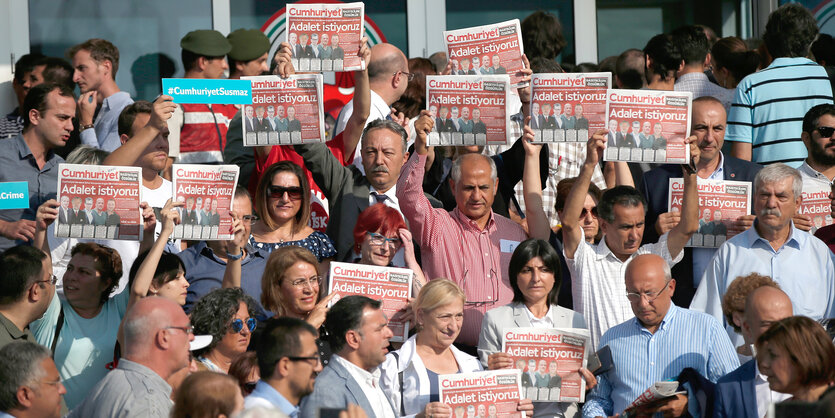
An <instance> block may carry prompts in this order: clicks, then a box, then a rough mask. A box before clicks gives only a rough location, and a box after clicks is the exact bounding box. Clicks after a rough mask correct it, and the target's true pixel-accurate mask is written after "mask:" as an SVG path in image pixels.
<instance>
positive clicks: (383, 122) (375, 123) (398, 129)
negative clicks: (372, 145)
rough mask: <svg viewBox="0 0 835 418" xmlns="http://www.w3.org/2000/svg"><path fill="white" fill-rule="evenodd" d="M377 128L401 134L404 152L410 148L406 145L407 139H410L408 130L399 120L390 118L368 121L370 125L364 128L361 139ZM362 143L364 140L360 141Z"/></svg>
mask: <svg viewBox="0 0 835 418" xmlns="http://www.w3.org/2000/svg"><path fill="white" fill-rule="evenodd" d="M376 129H388V130H389V131H391V132H394V133H396V134H397V135H400V140H401V141H400V145H401V146H402V148H403V153H404V154H405V153H406V152H407V151H408V148H407V147H406V141H407V140H408V139H409V134H408V133H406V130H405V129H403V127H402V126H400V124H398V123H397V122H395V121H393V120H388V119H375V120H372V121H371V122H369V123H368V125H365V129H363V130H362V137H361V138H362V139H360V141H362V140H363V139H365V137H366V136H368V133H369V132H371V131H373V130H376ZM360 143H361V144H362V143H364V142H360Z"/></svg>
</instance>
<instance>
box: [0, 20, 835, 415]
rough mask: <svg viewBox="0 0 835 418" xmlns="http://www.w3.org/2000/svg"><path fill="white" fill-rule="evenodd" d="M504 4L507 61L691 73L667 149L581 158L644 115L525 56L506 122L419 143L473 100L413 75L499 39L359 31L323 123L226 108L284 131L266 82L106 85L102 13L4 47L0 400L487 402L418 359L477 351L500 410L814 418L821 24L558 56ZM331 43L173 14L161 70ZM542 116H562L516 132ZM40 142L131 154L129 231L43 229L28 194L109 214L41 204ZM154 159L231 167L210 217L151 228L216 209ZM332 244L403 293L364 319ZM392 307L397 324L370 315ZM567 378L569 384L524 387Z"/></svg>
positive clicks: (48, 155) (550, 25)
mask: <svg viewBox="0 0 835 418" xmlns="http://www.w3.org/2000/svg"><path fill="white" fill-rule="evenodd" d="M521 27H522V40H523V44H524V51H525V57H524V60H525V63H526V68H525V69H523V70H522V71H520V72H519V73H517V74H515V75H516V76H519V77H521V78H522V80H523V81H529V80H530V77H531V75H532V74H535V73H554V72H564V71H572V72H594V71H603V72H611V73H612V74H613V77H612V80H613V86H612V87H617V88H622V89H653V90H670V91H672V90H675V91H687V92H691V93H692V96H693V99H694V100H693V102H692V111H691V126H690V132H691V134H692V135H691V136H690V137H689V138H687V139H686V140H685V146H686V147H688V148H689V153H690V156H691V159H690V161H689V163H688V164H683V165H660V164H651V165H650V164H646V163H626V162H611V161H603V160H604V158H603V156H604V153H605V151H606V149H607V147H631V148H657V147H663V146H664V145H665V144H666V139H665V138H664V137H663V136H662V135H661V134H660V132H661V127H660V124H659V123H655V121H648V120H644V121H637V120H636V121H631V120H630V121H627V120H616V119H612V120H610V121H609V122H608V123H607V126H608V129H599V130H596V131H589V126H588V120H587V119H586V118H585V117H583V115H584V111H583V108H582V106H581V105H577V106H575V108H574V109H571V105H570V104H565V105H562V104H561V103H553V104H550V103H547V104H544V105H542V106H541V107H540V106H539V105H538V104H536V105H534V106H530V87H529V86H527V85H526V84H525V83H523V84H522V87H520V88H519V89H518V91H516V92H514V94H515V96H516V99H515V100H516V103H515V105H513V106H518V109H516V108H514V109H513V112H517V111H518V113H516V114H515V115H513V116H511V117H510V119H511V122H512V123H511V125H510V126H512V128H513V129H514V130H515V131H514V135H515V141H514V142H513V144H511V145H509V146H507V147H499V148H496V147H485V146H483V145H467V146H435V147H433V146H429V145H427V138H428V136H429V134H430V132H433V131H434V132H465V133H478V132H480V131H479V123H481V122H479V109H477V108H468V107H461V108H460V109H459V108H458V107H452V108H447V107H446V106H444V107H440V108H438V107H436V106H434V105H432V106H427V104H426V98H425V91H426V89H425V77H426V76H427V75H434V74H452V75H456V74H503V73H506V70H505V68H504V67H503V66H502V62H501V61H500V59H499V57H498V55H493V56H490V55H485V56H483V57H482V59H481V62H480V63H479V61H478V57H475V58H473V59H472V61H470V60H468V59H464V60H461V61H460V62H458V61H456V60H447V57H446V54H445V53H443V52H441V53H436V54H433V55H432V56H431V57H429V58H413V59H407V58H406V56H405V54H404V53H403V52H402V51H400V50H399V49H398V48H397V47H395V46H394V45H391V44H385V43H383V44H377V45H374V46H369V45H368V41H367V39H365V38H363V39H362V41H361V45H362V46H361V48H360V50H359V53H358V56H359V58H360V59H361V60H363V61H364V64H365V65H363V68H365V69H364V70H358V71H355V72H354V74H353V76H354V79H355V91H354V96H353V99H352V100H351V101H350V102H348V104H347V105H346V106H345V107H344V108H342V110H341V112H339V115H338V117H337V118H336V119H335V122H334V124H333V126H331V127H330V128H329V137H330V138H331V139H330V140H329V141H327V142H322V143H305V144H296V145H266V146H260V145H259V146H255V147H244V145H243V143H244V141H243V135H244V131H247V132H272V131H276V132H284V131H293V130H299V129H300V128H298V127H295V128H294V127H293V122H297V120H295V119H294V114H295V109H293V107H292V106H290V107H287V108H286V109H285V108H284V107H283V106H271V105H270V106H256V107H254V108H253V107H252V106H243V107H240V106H239V107H236V106H234V105H220V104H211V105H209V104H175V103H173V101H172V100H173V99H172V98H171V97H170V96H167V95H161V96H160V97H159V98H157V99H156V100H155V101H154V102H153V103H150V102H147V101H141V100H139V101H135V102H134V100H133V99H131V97H130V95H129V94H128V93H127V92H124V91H121V90H120V89H119V86H118V85H117V84H116V82H115V74H116V72H117V70H118V66H119V50H118V49H117V48H116V47H115V46H114V45H113V44H111V43H110V42H108V41H107V40H104V39H91V40H88V41H86V42H84V43H81V44H79V45H76V46H73V47H72V48H70V49H69V50H68V51H67V56H68V58H69V60H70V61H71V63H68V62H66V61H64V60H62V59H60V58H54V57H43V56H39V55H37V54H29V55H27V56H24V57H22V58H21V59H20V60H19V61H18V62H17V63H16V65H15V73H14V74H15V80H14V83H13V86H14V87H15V92H16V93H17V95H18V97H17V98H18V103H19V107H18V108H16V109H15V110H14V111H13V112H12V113H11V114H9V115H8V116H7V117H6V118H4V119H2V120H0V136H1V137H2V138H3V139H0V182H12V181H18V182H19V181H25V182H27V183H28V190H29V207H28V208H24V209H3V210H0V325H2V326H0V417H3V416H12V417H58V416H64V415H68V416H71V417H116V416H118V417H169V416H170V417H283V416H289V417H291V418H292V417H328V416H334V417H336V416H339V417H346V418H361V417H381V418H387V417H392V418H393V417H405V416H415V417H419V418H447V417H453V416H454V417H456V418H463V417H464V416H465V415H466V416H468V417H479V418H486V417H495V416H497V413H498V408H497V406H496V405H495V404H487V403H481V404H478V405H470V406H469V407H463V406H457V407H455V408H453V407H452V406H451V405H449V404H448V403H445V402H444V399H442V398H441V397H440V392H441V390H440V388H439V376H440V375H448V374H457V373H469V372H479V371H483V370H501V369H518V370H519V371H520V376H521V382H520V387H523V388H524V389H523V394H522V395H523V396H522V397H521V398H520V399H519V400H518V401H513V402H514V403H515V406H514V405H512V407H511V409H514V410H515V411H516V412H517V413H519V414H522V415H525V416H533V417H579V416H583V417H590V418H593V417H609V416H618V415H621V414H624V412H625V411H626V410H627V409H628V408H629V407H630V405H631V404H632V402H633V401H634V400H635V399H637V398H638V397H639V396H641V395H642V394H643V393H644V391H645V390H646V389H647V388H649V387H651V386H653V385H654V384H655V383H656V382H661V381H676V382H678V383H679V384H680V387H679V389H680V390H679V391H677V392H676V393H675V394H674V395H673V396H669V397H665V398H662V399H660V400H657V401H654V402H650V403H648V404H645V405H642V406H640V407H638V408H637V409H629V411H628V412H629V414H631V415H629V416H635V415H637V416H653V415H656V414H657V415H663V416H673V417H679V416H703V417H712V416H715V417H763V416H766V414H770V413H771V412H769V411H770V410H773V411H774V412H773V413H774V414H776V415H774V416H777V417H780V416H786V417H788V416H799V415H800V414H804V416H809V417H833V416H835V389H833V387H835V343H833V335H835V325H833V322H835V321H833V318H835V225H828V226H825V225H823V223H825V222H824V221H823V219H824V217H823V216H818V218H820V219H817V220H816V219H813V217H812V216H809V215H806V214H802V213H800V212H799V210H798V208H799V207H800V205H801V203H802V201H803V190H804V187H806V186H808V185H814V184H817V185H824V186H825V187H829V186H831V185H832V184H833V180H835V104H833V86H835V70H833V69H832V67H827V65H831V64H833V63H835V62H833V61H835V58H832V57H831V52H832V49H831V46H832V39H831V37H827V36H825V35H819V33H818V32H819V31H818V26H817V22H816V21H815V19H814V17H813V16H812V14H811V13H810V12H809V11H808V10H807V9H805V8H804V7H803V6H800V5H798V4H794V3H792V4H787V5H783V6H781V7H779V8H778V9H776V10H775V11H773V12H772V13H771V15H770V16H769V19H768V23H767V25H766V29H765V33H764V35H763V37H762V39H761V40H748V41H743V40H741V39H739V38H735V37H727V38H722V39H717V37H716V35H715V34H714V33H713V31H711V30H710V29H709V28H706V27H701V26H686V27H682V28H679V29H676V30H674V31H672V32H670V33H668V34H659V35H657V36H654V37H653V38H652V39H650V40H649V42H648V43H647V44H646V46H645V47H644V48H643V49H641V50H639V49H630V50H627V51H624V52H623V53H622V54H620V55H619V56H616V57H609V58H606V59H604V60H601V62H600V64H588V63H586V64H580V65H576V66H574V65H569V64H563V65H562V66H561V65H559V64H557V62H556V61H555V59H556V58H557V56H558V55H559V54H560V52H561V50H562V48H563V47H564V45H565V39H564V38H563V35H562V32H561V25H560V22H559V20H558V19H557V17H556V16H554V15H552V14H549V13H546V12H541V11H540V12H535V13H533V14H532V15H530V16H529V17H528V18H526V19H525V20H524V21H523V22H522V24H521ZM338 42H339V41H338V37H337V35H332V36H331V37H330V39H328V36H327V35H326V34H323V35H322V36H321V39H320V37H319V35H318V34H316V33H313V34H306V33H305V34H302V35H301V36H299V37H298V38H297V37H295V36H291V37H290V42H286V43H281V45H280V46H279V47H278V49H277V51H276V52H275V54H274V56H273V57H269V56H268V54H269V50H270V42H269V40H268V39H267V37H266V36H265V35H264V34H263V33H261V32H260V31H258V30H244V29H240V30H237V31H234V32H232V33H231V34H229V36H223V35H221V34H220V33H219V32H216V31H212V30H198V31H193V32H190V33H188V34H187V35H185V36H184V37H183V38H182V40H181V47H182V63H183V67H184V69H185V77H186V78H194V79H201V78H202V79H218V78H223V77H227V76H228V77H230V78H240V77H242V76H255V75H262V74H273V75H276V76H278V77H287V76H289V75H292V74H294V73H296V71H297V70H299V71H301V70H300V69H299V68H296V67H295V66H294V63H299V58H302V59H304V58H307V59H313V58H320V59H336V58H342V55H341V54H342V49H341V48H340V47H339V45H338ZM826 45H830V49H827V48H826V47H825V46H826ZM815 60H817V62H816V61H815ZM227 73H228V74H227ZM76 86H77V87H78V89H79V91H80V93H81V94H80V95H78V96H77V95H76V94H75V93H74V88H75V87H76ZM242 110H243V112H242ZM513 112H512V113H513ZM285 113H286V118H285ZM242 125H243V126H242ZM482 125H483V123H482ZM297 128H298V129H297ZM544 129H550V130H555V131H556V130H558V129H561V130H573V131H576V132H581V133H583V135H585V134H586V133H587V134H588V141H576V142H559V143H551V144H541V143H537V141H534V139H535V138H536V136H537V131H541V130H544ZM540 135H541V133H540ZM575 135H580V134H579V133H575ZM726 140H727V142H725V141H726ZM64 162H67V163H73V164H88V165H111V166H132V167H138V168H140V169H141V193H142V194H141V196H142V203H141V205H140V207H139V208H137V209H139V210H140V211H141V213H142V223H143V225H142V226H141V227H142V228H143V229H144V234H143V235H142V236H143V239H142V241H136V242H134V241H117V240H112V239H80V238H61V237H59V236H58V235H56V233H55V231H54V228H55V224H56V220H57V221H58V222H57V223H58V224H63V223H68V224H81V225H106V226H116V225H118V224H119V219H118V215H116V214H115V213H114V208H112V207H111V206H112V205H111V202H112V201H107V200H106V199H105V198H98V199H96V200H95V201H94V200H93V199H92V198H87V199H86V201H84V200H83V199H82V198H83V197H84V196H75V197H72V198H70V197H68V196H66V195H62V196H61V198H60V202H59V201H58V199H57V196H58V193H57V183H58V170H59V169H58V167H59V164H61V163H64ZM172 163H201V164H219V163H225V164H235V165H237V166H239V167H240V176H239V182H238V187H237V189H236V192H235V195H234V198H233V200H234V204H233V211H231V213H230V215H231V217H232V225H231V227H230V230H229V231H228V232H229V234H230V235H231V239H229V240H226V241H187V240H179V239H172V238H171V236H172V234H173V232H174V229H175V227H177V225H181V224H183V225H218V224H219V222H218V220H219V217H218V216H219V215H218V213H217V202H216V201H214V200H211V199H210V198H206V199H205V200H204V201H201V200H200V199H198V200H197V201H195V200H194V199H193V198H191V197H189V198H188V199H186V198H185V197H184V196H175V195H174V193H173V191H172V187H171V186H172V183H171V181H170V179H171V165H172ZM671 179H680V180H681V181H682V183H683V186H682V187H683V197H682V199H681V205H680V209H679V208H676V210H670V209H669V206H668V203H669V197H670V196H669V193H670V192H669V188H668V185H669V183H670V180H671ZM706 179H707V180H734V181H740V182H749V183H750V184H751V186H750V187H751V200H750V202H749V203H750V208H751V211H750V213H751V214H750V215H742V216H739V217H737V218H736V219H726V218H724V217H723V215H722V211H720V210H715V211H713V210H711V209H710V208H706V207H703V206H702V204H701V201H700V196H699V184H700V182H702V181H704V180H706ZM832 190H833V193H832V195H831V197H832V202H833V203H832V208H831V209H832V211H833V212H835V187H833V188H832ZM113 206H115V202H114V203H113ZM114 217H115V218H114ZM828 219H829V220H830V221H831V217H829V218H828ZM111 224H112V225H111ZM813 228H815V229H816V230H815V231H812V229H813ZM810 231H811V232H814V234H812V233H811V232H810ZM694 237H696V238H699V240H700V242H706V240H707V238H706V237H711V238H712V239H711V240H710V241H711V242H713V243H715V244H716V245H715V247H710V246H709V245H708V246H697V247H692V246H690V244H692V243H693V238H694ZM689 243H690V244H689ZM332 261H338V262H345V263H356V264H361V265H373V266H380V267H404V268H408V269H410V270H411V271H412V274H413V280H412V283H413V284H412V294H413V295H414V296H415V297H414V299H411V300H409V302H408V304H407V306H406V307H405V308H404V309H402V310H401V311H399V312H397V313H396V314H395V315H394V316H393V317H388V316H387V315H386V314H385V313H384V309H383V304H384V303H385V302H386V301H381V300H375V299H372V298H370V297H367V296H362V295H353V296H345V295H338V294H336V293H331V294H328V292H327V289H328V272H329V265H330V263H331V262H332ZM392 319H397V320H399V321H404V320H405V321H408V322H409V323H410V324H411V325H412V328H413V329H412V330H410V337H409V338H408V339H406V340H405V341H403V342H393V341H392V338H393V337H394V334H393V333H392V330H391V329H390V328H389V327H388V323H389V321H390V320H392ZM531 327H533V328H547V329H554V328H556V329H570V330H572V331H573V332H579V333H580V334H581V335H584V336H585V337H586V338H587V342H586V348H585V353H586V354H585V355H586V356H587V358H588V359H589V360H591V359H593V358H596V359H599V360H600V361H599V362H600V363H601V367H599V368H597V367H591V366H589V368H591V369H592V370H588V369H587V368H585V367H581V368H577V369H572V370H567V371H566V370H563V369H561V368H560V367H559V365H558V364H557V363H556V362H552V363H548V362H546V361H545V360H540V361H537V360H535V359H525V358H514V357H513V356H511V355H510V354H508V353H506V352H504V351H503V348H502V347H503V343H504V341H503V338H504V331H506V330H508V329H510V328H531ZM591 363H592V362H591V361H589V364H591ZM603 363H607V364H603ZM583 364H586V363H585V362H584V363H583ZM578 377H579V379H582V380H583V381H584V385H583V387H584V389H585V391H586V393H585V394H584V396H583V399H584V402H557V401H553V402H546V401H542V400H541V399H539V398H537V399H532V397H528V395H527V394H528V393H534V392H536V391H537V390H539V391H540V392H539V393H542V392H541V391H542V390H551V391H554V390H557V391H559V389H560V388H561V385H562V382H563V381H565V380H567V379H569V378H578ZM554 393H558V392H554Z"/></svg>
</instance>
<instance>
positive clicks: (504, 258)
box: [397, 153, 528, 346]
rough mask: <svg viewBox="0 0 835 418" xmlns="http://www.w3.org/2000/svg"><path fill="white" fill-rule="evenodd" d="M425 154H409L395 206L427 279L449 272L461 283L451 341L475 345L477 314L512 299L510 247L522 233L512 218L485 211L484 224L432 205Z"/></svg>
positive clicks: (455, 211)
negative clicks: (460, 309) (462, 298)
mask: <svg viewBox="0 0 835 418" xmlns="http://www.w3.org/2000/svg"><path fill="white" fill-rule="evenodd" d="M425 164H426V156H425V155H418V154H417V153H414V154H412V156H411V157H410V158H409V161H408V162H406V164H405V165H404V166H403V171H402V172H401V173H400V179H399V180H398V181H397V198H398V200H399V201H400V202H403V203H405V202H409V204H401V205H400V209H401V210H402V211H403V216H404V217H405V218H406V222H408V223H409V229H410V231H411V232H412V235H413V236H414V239H415V240H416V241H417V243H418V245H420V254H421V260H422V264H423V266H422V267H423V273H424V274H425V275H426V278H427V279H429V280H432V279H436V278H440V277H444V278H448V279H450V280H452V281H454V282H455V283H457V284H458V285H459V286H461V288H462V289H464V293H465V294H466V295H467V303H466V304H465V305H464V326H463V328H462V330H461V334H460V335H459V336H458V340H457V341H456V342H459V343H462V344H466V345H470V346H476V345H477V344H478V334H479V332H481V320H482V318H483V317H484V313H485V312H487V311H488V310H489V309H493V308H495V307H498V306H502V305H506V304H508V303H510V301H511V300H512V299H513V289H512V288H511V287H510V280H509V278H508V265H509V264H510V256H511V255H512V254H513V250H514V249H515V248H516V246H517V245H519V243H520V242H521V241H524V240H525V239H527V238H528V237H527V235H526V234H525V231H524V230H523V229H522V227H520V226H519V225H518V224H516V223H515V222H513V221H511V220H510V219H507V218H505V217H503V216H500V215H496V214H495V213H492V212H491V213H490V220H489V221H488V222H487V225H486V226H485V228H484V229H483V230H481V229H479V228H478V225H477V224H476V223H475V221H473V220H471V219H469V218H468V217H467V216H465V215H464V214H462V213H461V212H459V211H458V208H455V209H453V210H452V211H451V212H447V211H445V210H443V209H435V208H432V206H431V205H430V204H429V200H427V199H426V196H424V195H423V188H422V184H423V174H424V167H425Z"/></svg>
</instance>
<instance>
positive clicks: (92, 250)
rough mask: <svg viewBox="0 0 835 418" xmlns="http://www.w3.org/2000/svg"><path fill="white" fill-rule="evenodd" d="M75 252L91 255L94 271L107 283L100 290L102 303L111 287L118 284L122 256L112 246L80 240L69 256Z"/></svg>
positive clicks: (73, 255) (108, 294) (114, 287)
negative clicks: (94, 265) (94, 264)
mask: <svg viewBox="0 0 835 418" xmlns="http://www.w3.org/2000/svg"><path fill="white" fill-rule="evenodd" d="M76 254H80V255H87V256H90V257H93V259H94V260H95V263H96V271H97V272H98V273H99V275H101V280H102V281H104V282H105V283H108V285H107V287H106V288H105V289H104V290H103V291H102V292H101V298H100V300H99V302H100V303H102V304H104V302H107V299H109V298H110V294H111V293H113V289H116V287H117V286H119V279H120V278H121V277H122V257H121V256H119V252H118V251H116V250H114V249H113V248H110V247H106V246H104V245H99V244H96V243H95V242H81V243H78V244H76V245H75V247H73V248H72V252H71V256H72V257H75V256H76Z"/></svg>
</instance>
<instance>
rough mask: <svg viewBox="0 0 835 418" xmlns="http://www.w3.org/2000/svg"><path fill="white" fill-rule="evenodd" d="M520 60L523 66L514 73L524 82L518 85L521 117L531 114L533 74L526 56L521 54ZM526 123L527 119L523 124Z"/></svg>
mask: <svg viewBox="0 0 835 418" xmlns="http://www.w3.org/2000/svg"><path fill="white" fill-rule="evenodd" d="M522 62H523V63H524V64H525V67H524V68H522V69H521V70H519V71H518V72H517V73H516V75H517V76H520V77H521V78H520V82H522V83H524V84H523V85H522V86H521V87H519V89H518V92H519V100H520V101H521V102H522V117H523V118H527V117H528V116H530V115H531V75H532V74H533V70H531V63H530V62H528V56H527V55H525V54H522ZM527 124H528V121H527V119H525V125H527Z"/></svg>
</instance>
